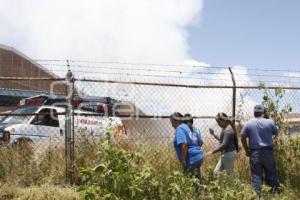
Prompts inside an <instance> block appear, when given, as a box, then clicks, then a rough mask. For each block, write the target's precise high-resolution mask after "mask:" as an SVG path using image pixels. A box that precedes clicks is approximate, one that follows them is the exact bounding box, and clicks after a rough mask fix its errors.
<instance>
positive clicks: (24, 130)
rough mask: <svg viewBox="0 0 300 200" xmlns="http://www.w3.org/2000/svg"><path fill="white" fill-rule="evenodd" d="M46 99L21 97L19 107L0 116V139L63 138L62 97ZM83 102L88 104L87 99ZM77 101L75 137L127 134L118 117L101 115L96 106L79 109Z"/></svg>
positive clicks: (14, 141)
mask: <svg viewBox="0 0 300 200" xmlns="http://www.w3.org/2000/svg"><path fill="white" fill-rule="evenodd" d="M45 99H46V97H45V96H42V97H40V96H39V97H33V98H27V99H23V100H21V101H22V102H20V105H19V106H20V107H19V108H17V109H16V110H15V111H13V112H12V113H11V114H10V115H8V116H6V117H4V118H2V119H1V121H0V141H2V142H6V143H11V144H13V145H19V144H24V143H30V144H32V143H37V142H39V141H43V140H49V139H52V138H53V139H56V140H61V141H64V139H65V134H66V130H65V122H66V116H65V112H66V107H65V106H59V105H58V104H57V102H60V103H61V104H62V103H63V101H62V100H61V99H58V101H52V103H49V102H50V101H49V99H48V100H47V101H46V100H45ZM47 102H48V103H47ZM82 102H84V103H85V105H86V104H87V100H85V101H82ZM80 103H81V102H80V101H79V100H77V101H76V104H77V105H76V106H75V107H74V122H73V124H74V133H75V137H83V136H85V137H89V136H92V137H93V138H103V137H108V136H109V137H110V138H111V139H112V140H113V141H114V142H118V141H120V140H121V139H125V138H126V137H127V136H126V130H125V127H124V125H123V123H122V120H121V119H120V118H119V117H113V116H104V115H102V114H101V113H99V112H97V110H91V109H90V110H89V111H87V110H84V109H79V108H81V107H80V106H79V105H80ZM96 103H97V101H96V99H94V101H93V103H92V105H97V104H96ZM45 104H46V105H45ZM51 104H52V105H51ZM99 105H100V106H101V107H102V106H103V103H102V102H99ZM99 105H98V107H99Z"/></svg>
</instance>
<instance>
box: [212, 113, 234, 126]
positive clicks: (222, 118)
mask: <svg viewBox="0 0 300 200" xmlns="http://www.w3.org/2000/svg"><path fill="white" fill-rule="evenodd" d="M215 119H216V121H217V123H218V125H219V126H220V127H221V128H226V127H227V126H228V125H230V122H231V119H230V117H228V116H227V115H226V114H225V113H222V112H219V113H218V114H217V116H216V117H215Z"/></svg>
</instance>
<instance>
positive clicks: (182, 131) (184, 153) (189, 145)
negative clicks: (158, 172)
mask: <svg viewBox="0 0 300 200" xmlns="http://www.w3.org/2000/svg"><path fill="white" fill-rule="evenodd" d="M170 122H171V124H172V126H173V127H174V128H175V136H174V141H173V144H174V148H175V151H176V155H177V158H178V160H179V161H180V163H181V165H182V169H183V171H184V172H185V173H187V174H189V175H191V176H196V177H197V178H199V179H200V167H201V165H202V162H203V159H204V155H203V151H202V150H201V145H202V144H203V141H202V138H201V134H200V131H199V130H198V129H196V128H194V127H193V118H192V116H191V115H189V114H188V115H186V117H184V116H183V115H182V114H181V113H178V112H175V113H173V114H172V115H171V117H170Z"/></svg>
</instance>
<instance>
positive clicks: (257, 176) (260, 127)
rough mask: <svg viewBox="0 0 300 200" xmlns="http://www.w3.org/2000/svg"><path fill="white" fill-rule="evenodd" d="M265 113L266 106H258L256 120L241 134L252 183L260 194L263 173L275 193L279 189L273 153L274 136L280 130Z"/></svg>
mask: <svg viewBox="0 0 300 200" xmlns="http://www.w3.org/2000/svg"><path fill="white" fill-rule="evenodd" d="M264 113H265V108H264V106H263V105H256V106H255V107H254V118H253V119H251V120H249V121H248V122H247V123H246V124H245V125H244V127H243V129H242V132H241V141H242V144H243V146H244V149H245V151H246V155H247V156H249V157H250V168H251V181H252V184H253V186H254V188H255V190H256V191H257V192H258V193H260V192H261V185H262V182H263V172H264V174H265V176H264V177H265V181H266V183H267V185H269V186H270V187H271V188H272V190H273V191H275V190H278V188H279V183H278V178H277V174H276V164H275V157H274V151H273V136H274V135H277V134H278V129H277V127H276V125H275V123H274V121H273V120H271V119H266V118H264ZM247 139H248V142H247Z"/></svg>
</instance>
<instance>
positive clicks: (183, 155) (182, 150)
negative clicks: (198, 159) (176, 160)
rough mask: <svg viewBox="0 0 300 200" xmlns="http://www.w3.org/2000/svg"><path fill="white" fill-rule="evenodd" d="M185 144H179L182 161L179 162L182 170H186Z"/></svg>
mask: <svg viewBox="0 0 300 200" xmlns="http://www.w3.org/2000/svg"><path fill="white" fill-rule="evenodd" d="M187 150H188V148H187V144H186V143H182V144H181V153H182V160H181V164H182V167H183V170H184V171H185V170H187V163H186V156H187Z"/></svg>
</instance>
